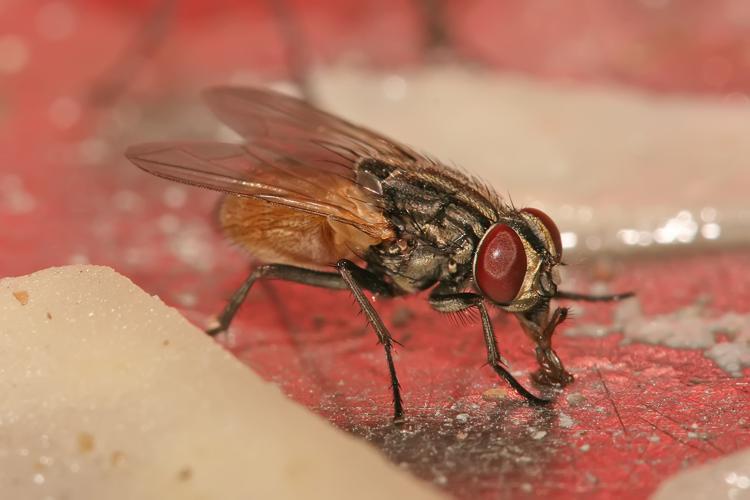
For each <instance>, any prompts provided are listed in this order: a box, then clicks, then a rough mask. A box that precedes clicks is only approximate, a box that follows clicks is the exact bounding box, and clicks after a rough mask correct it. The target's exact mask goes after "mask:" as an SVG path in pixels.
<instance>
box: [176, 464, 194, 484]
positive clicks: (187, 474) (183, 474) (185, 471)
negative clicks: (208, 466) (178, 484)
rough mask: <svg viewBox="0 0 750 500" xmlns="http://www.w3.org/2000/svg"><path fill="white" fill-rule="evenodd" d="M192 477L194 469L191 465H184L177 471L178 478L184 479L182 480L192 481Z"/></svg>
mask: <svg viewBox="0 0 750 500" xmlns="http://www.w3.org/2000/svg"><path fill="white" fill-rule="evenodd" d="M192 478H193V469H191V468H190V467H183V468H182V469H180V471H179V472H178V473H177V479H178V480H179V481H182V482H185V481H190V479H192Z"/></svg>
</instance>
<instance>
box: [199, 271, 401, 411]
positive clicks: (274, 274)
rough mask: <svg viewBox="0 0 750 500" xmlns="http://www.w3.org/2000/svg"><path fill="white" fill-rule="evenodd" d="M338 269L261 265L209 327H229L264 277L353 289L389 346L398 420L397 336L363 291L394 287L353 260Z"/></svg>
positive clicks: (378, 291) (383, 293)
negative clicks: (257, 282)
mask: <svg viewBox="0 0 750 500" xmlns="http://www.w3.org/2000/svg"><path fill="white" fill-rule="evenodd" d="M336 269H337V270H338V272H337V273H326V272H322V271H313V270H311V269H305V268H301V267H295V266H288V265H284V264H267V265H263V266H259V267H257V268H256V269H255V270H254V271H253V272H252V273H250V276H248V277H247V279H246V280H245V282H244V283H243V284H242V286H240V287H239V288H238V289H237V291H236V292H234V294H233V295H232V298H231V299H229V303H228V304H227V306H226V308H225V309H224V311H223V312H222V313H221V314H220V315H219V325H218V326H217V327H215V328H211V329H209V330H207V332H206V333H208V334H209V335H217V334H219V333H221V332H224V331H226V329H227V328H229V324H230V323H231V322H232V319H233V318H234V316H235V314H237V310H238V309H239V308H240V306H241V305H242V303H243V302H244V301H245V297H247V294H248V292H249V291H250V289H251V288H252V286H253V284H254V283H255V282H256V281H257V280H259V279H261V278H263V279H276V280H284V281H292V282H294V283H302V284H304V285H311V286H317V287H321V288H332V289H340V290H345V289H348V290H351V292H352V293H353V294H354V298H355V299H357V302H358V303H359V305H360V307H361V308H362V311H363V312H364V313H365V315H366V316H367V319H368V321H369V322H370V324H371V325H372V327H373V328H374V329H375V333H376V334H377V336H378V341H379V342H380V343H381V344H383V348H384V349H385V357H386V361H387V362H388V371H389V373H390V377H391V387H392V390H393V410H394V420H399V419H401V418H402V417H403V415H404V405H403V401H402V400H401V388H400V386H399V383H398V378H397V376H396V367H395V366H394V364H393V355H392V354H391V351H392V349H393V339H392V338H391V334H390V333H389V332H388V330H387V329H386V328H385V325H384V324H383V321H382V320H381V319H380V316H378V313H377V312H376V311H375V309H374V308H373V307H372V304H370V302H369V301H368V300H367V297H365V294H364V292H363V291H362V290H363V289H366V290H370V291H371V292H373V293H376V294H378V295H381V296H385V297H390V296H392V295H393V289H392V287H391V286H390V285H388V284H387V283H386V282H384V281H383V280H381V279H380V278H378V277H377V276H375V275H374V274H372V273H371V272H370V271H367V270H366V269H362V268H360V267H357V265H356V264H354V263H353V262H351V261H348V260H341V261H339V262H338V263H337V264H336Z"/></svg>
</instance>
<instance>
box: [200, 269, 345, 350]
mask: <svg viewBox="0 0 750 500" xmlns="http://www.w3.org/2000/svg"><path fill="white" fill-rule="evenodd" d="M261 278H263V279H276V280H285V281H292V282H295V283H302V284H304V285H312V286H317V287H321V288H333V289H345V288H347V285H346V283H345V282H344V281H343V280H342V279H341V276H340V275H339V274H338V273H326V272H322V271H313V270H311V269H304V268H301V267H295V266H288V265H285V264H265V265H262V266H258V267H256V268H255V269H254V270H253V271H252V272H251V273H250V276H248V277H247V279H246V280H245V281H244V282H243V283H242V285H241V286H240V287H239V288H238V289H237V291H235V292H234V293H233V294H232V297H231V298H230V299H229V302H228V303H227V305H226V307H225V308H224V310H223V311H222V313H221V314H220V315H219V317H218V321H219V324H218V325H217V326H215V327H213V328H209V329H208V330H206V333H208V334H209V335H211V336H215V335H218V334H220V333H222V332H225V331H226V330H227V329H228V328H229V325H230V323H231V322H232V319H234V316H235V314H237V311H238V310H239V308H240V306H241V305H242V303H243V302H244V301H245V298H246V297H247V294H248V292H250V289H251V288H252V287H253V284H254V283H255V282H256V281H257V280H258V279H261Z"/></svg>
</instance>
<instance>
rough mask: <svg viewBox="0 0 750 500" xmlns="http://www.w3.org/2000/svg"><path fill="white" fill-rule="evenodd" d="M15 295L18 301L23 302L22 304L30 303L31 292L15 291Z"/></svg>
mask: <svg viewBox="0 0 750 500" xmlns="http://www.w3.org/2000/svg"><path fill="white" fill-rule="evenodd" d="M13 296H14V297H15V298H16V300H17V301H18V302H20V303H21V305H22V306H25V305H26V304H28V303H29V292H27V291H25V290H20V291H18V292H13Z"/></svg>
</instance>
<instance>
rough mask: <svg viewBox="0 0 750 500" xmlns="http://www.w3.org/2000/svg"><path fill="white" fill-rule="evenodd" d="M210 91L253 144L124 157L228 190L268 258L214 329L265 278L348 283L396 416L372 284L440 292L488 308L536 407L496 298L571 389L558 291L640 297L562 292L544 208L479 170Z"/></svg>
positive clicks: (236, 91) (396, 291) (227, 225)
mask: <svg viewBox="0 0 750 500" xmlns="http://www.w3.org/2000/svg"><path fill="white" fill-rule="evenodd" d="M205 98H206V101H207V103H208V105H209V107H210V108H211V109H212V110H213V111H214V113H215V114H216V115H217V117H218V118H219V119H220V120H221V121H222V122H224V123H225V124H226V125H228V126H229V127H231V128H232V129H233V130H234V131H235V132H237V133H238V134H239V135H240V136H242V137H243V138H244V139H245V142H244V143H242V144H230V143H222V142H163V143H150V144H141V145H136V146H133V147H131V148H129V149H128V150H127V152H126V156H127V157H128V158H129V159H130V160H131V161H132V162H133V163H135V164H136V165H137V166H138V167H140V168H142V169H143V170H145V171H147V172H149V173H151V174H154V175H156V176H159V177H164V178H166V179H170V180H173V181H177V182H182V183H185V184H191V185H194V186H199V187H203V188H208V189H212V190H215V191H220V192H223V193H225V196H224V198H223V199H222V201H221V204H220V207H219V221H220V225H221V227H222V228H223V230H224V232H225V233H226V235H227V236H228V237H229V238H230V239H231V240H233V241H234V242H236V243H237V244H239V245H240V246H241V247H243V248H244V249H246V250H247V251H248V252H249V253H250V254H251V255H253V256H254V257H256V258H257V259H258V260H259V261H261V262H264V264H262V265H259V266H258V267H256V268H255V269H254V270H253V271H252V272H251V274H250V276H249V277H248V278H247V279H246V280H245V281H244V283H243V284H242V286H241V287H240V288H239V289H238V290H237V291H236V292H235V293H234V294H233V296H232V297H231V299H230V301H229V303H228V304H227V306H226V308H225V309H224V311H223V312H222V313H221V314H220V316H219V318H218V319H219V321H218V326H217V327H215V328H212V329H210V330H208V332H207V333H209V334H211V335H216V334H218V333H221V332H224V331H226V330H227V328H228V327H229V324H230V322H231V321H232V318H233V317H234V316H235V313H236V312H237V310H238V309H239V307H240V305H241V304H242V302H243V301H244V299H245V297H246V295H247V293H248V292H249V291H250V289H251V288H252V286H253V284H254V283H255V282H256V281H257V280H258V279H275V280H286V281H292V282H296V283H304V284H307V285H312V286H317V287H323V288H332V289H344V290H349V291H350V292H351V293H352V294H353V295H354V297H355V299H356V300H357V302H358V303H359V306H360V307H361V308H362V311H363V312H364V314H365V315H366V317H367V319H368V320H369V323H370V324H371V325H372V328H373V330H374V331H375V334H376V335H377V337H378V340H379V342H380V344H382V346H383V349H384V350H385V357H386V361H387V364H388V370H389V372H390V379H391V390H392V391H393V405H394V413H395V418H397V419H399V418H401V417H402V416H403V403H402V399H401V392H400V387H399V383H398V378H397V376H396V368H395V366H394V363H393V356H392V349H393V343H394V340H393V339H392V337H391V334H390V333H389V331H388V329H387V328H386V327H385V325H384V324H383V321H382V320H381V319H380V316H379V315H378V313H377V312H376V310H375V308H374V307H373V306H372V304H371V302H370V300H369V299H368V295H367V294H366V293H365V291H368V292H370V293H371V294H374V295H375V296H379V297H396V296H402V295H409V294H413V293H417V292H420V291H422V290H428V289H430V292H429V298H428V300H429V303H430V305H431V306H432V308H433V309H435V310H437V311H440V312H445V313H460V312H465V311H469V310H471V309H472V308H473V309H474V310H476V311H478V313H479V317H480V318H481V323H482V329H483V332H484V340H485V344H486V348H487V361H488V364H489V365H490V366H491V367H492V368H493V369H494V370H495V372H496V373H497V374H498V375H499V376H501V377H502V378H504V379H505V380H506V381H507V382H508V383H509V384H510V385H511V386H512V387H513V389H515V390H516V391H517V392H518V394H520V395H521V396H523V397H524V398H526V399H527V400H528V401H529V402H531V403H533V404H545V403H548V402H549V400H548V399H543V398H541V397H539V396H536V395H534V394H533V393H531V392H530V391H528V390H527V389H526V388H525V387H524V386H523V385H521V384H520V383H519V382H518V381H517V380H516V379H515V378H514V377H513V375H511V373H510V372H509V371H508V369H507V368H506V367H505V366H504V364H503V362H502V358H501V356H500V352H499V350H498V347H497V340H496V338H495V334H494V332H493V328H492V322H491V320H490V314H489V313H488V307H490V306H496V307H499V308H501V309H504V310H505V311H507V312H510V313H512V314H514V315H515V316H516V317H517V318H518V320H519V322H520V324H521V327H522V328H523V330H524V331H525V332H526V333H527V334H528V336H529V337H530V338H531V340H532V341H533V342H534V344H535V348H536V358H537V361H538V363H539V370H538V371H537V372H536V373H535V374H534V380H535V381H536V382H537V383H540V384H541V385H552V386H565V385H566V384H568V383H570V382H571V381H572V380H573V377H572V375H570V373H568V372H567V371H566V370H565V368H564V367H563V364H562V362H561V361H560V359H559V358H558V356H557V354H556V353H555V351H554V350H553V349H552V343H551V341H552V334H553V333H554V331H555V328H556V327H557V326H558V325H559V324H560V323H561V322H562V321H564V320H565V318H566V316H567V309H566V308H564V307H558V308H556V309H554V311H552V312H550V301H551V300H552V299H554V298H568V299H578V300H601V301H611V300H618V299H622V298H624V297H627V296H629V295H630V294H618V295H608V296H598V297H595V296H587V295H580V294H573V293H566V292H563V291H561V290H558V288H557V286H558V278H557V273H556V266H558V265H559V264H560V261H561V258H562V252H563V248H562V242H561V238H560V232H559V230H558V229H557V226H556V225H555V223H554V222H553V221H552V219H551V218H550V217H549V216H547V214H545V213H544V212H542V211H541V210H538V209H535V208H523V209H520V210H517V209H516V208H515V207H513V206H512V205H509V204H506V203H504V202H503V201H502V200H501V199H500V197H499V196H498V195H497V194H495V192H494V191H493V190H492V189H491V188H490V187H488V186H487V185H485V184H482V183H481V182H479V181H478V180H477V179H476V178H473V177H470V176H468V175H466V174H464V173H462V172H460V171H458V170H455V169H453V168H450V167H447V166H446V165H443V164H441V163H439V162H437V161H435V160H433V159H431V158H428V157H426V156H424V155H421V154H419V153H417V152H415V151H414V150H413V149H411V148H409V147H407V146H405V145H403V144H401V143H399V142H397V141H394V140H392V139H389V138H387V137H385V136H383V135H380V134H378V133H376V132H373V131H371V130H368V129H366V128H363V127H360V126H357V125H354V124H352V123H350V122H348V121H346V120H343V119H341V118H338V117H336V116H334V115H332V114H329V113H326V112H324V111H321V110H319V109H316V108H315V107H313V106H311V105H309V104H306V103H305V102H304V101H301V100H298V99H295V98H293V97H288V96H285V95H283V94H279V93H276V92H272V91H269V90H261V89H254V88H236V87H220V88H213V89H209V90H208V91H207V92H206V93H205Z"/></svg>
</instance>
